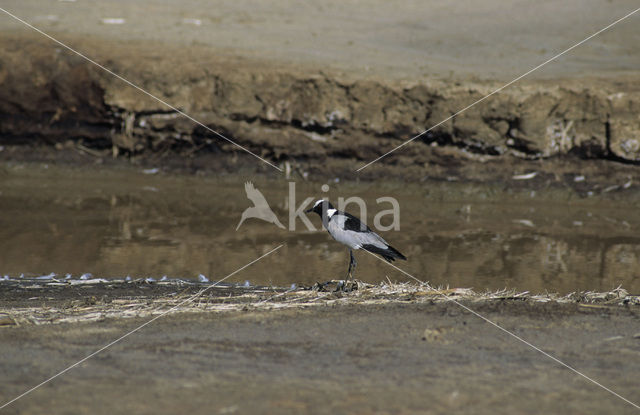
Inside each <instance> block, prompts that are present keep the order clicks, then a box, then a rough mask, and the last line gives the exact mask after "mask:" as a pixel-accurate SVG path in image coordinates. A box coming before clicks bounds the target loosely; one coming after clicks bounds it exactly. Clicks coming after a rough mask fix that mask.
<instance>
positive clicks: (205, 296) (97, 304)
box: [0, 280, 640, 327]
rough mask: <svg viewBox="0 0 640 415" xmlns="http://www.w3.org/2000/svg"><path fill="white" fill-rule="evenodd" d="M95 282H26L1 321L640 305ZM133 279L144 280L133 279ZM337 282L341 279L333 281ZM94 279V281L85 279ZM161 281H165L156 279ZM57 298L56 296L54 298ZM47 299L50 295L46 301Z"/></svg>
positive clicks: (576, 297)
mask: <svg viewBox="0 0 640 415" xmlns="http://www.w3.org/2000/svg"><path fill="white" fill-rule="evenodd" d="M97 281H98V282H96V283H94V285H93V288H94V289H95V288H97V287H100V286H104V288H105V290H104V293H105V295H104V296H102V297H99V298H98V297H96V296H88V297H87V298H85V299H83V300H68V299H58V300H55V298H53V297H46V296H44V295H42V296H40V297H39V292H38V291H40V290H42V289H43V286H46V283H44V284H43V283H39V285H38V287H39V288H36V287H25V289H28V290H30V291H29V292H30V293H32V294H33V297H30V298H29V300H30V301H27V302H26V304H25V303H24V302H23V303H21V304H12V303H11V302H8V301H5V302H3V303H0V327H1V326H16V325H18V326H19V325H25V324H26V325H32V324H35V325H40V324H60V323H76V322H85V321H99V320H104V319H111V318H134V317H150V316H156V315H159V314H162V313H166V312H168V311H169V310H171V313H201V312H213V313H223V312H230V311H241V310H243V311H261V310H282V309H292V308H308V307H323V306H332V305H362V306H366V305H371V304H388V303H426V304H433V303H442V302H446V301H453V300H455V301H458V302H463V303H465V304H466V305H467V306H471V305H473V304H478V303H491V302H504V301H517V302H527V303H530V304H537V303H549V302H555V303H561V304H571V303H574V304H579V305H580V306H583V307H612V306H620V305H632V306H638V305H640V296H638V295H629V293H628V292H627V291H626V290H624V289H623V288H620V287H618V288H616V289H614V290H612V291H608V292H592V291H585V292H574V293H571V294H568V295H558V294H531V293H529V292H516V291H514V290H499V291H491V292H489V291H487V292H482V293H478V292H475V291H473V290H471V289H468V288H449V287H446V288H433V287H431V286H429V285H427V284H417V283H382V284H379V285H371V284H367V283H363V282H360V281H358V282H357V283H356V284H357V289H356V290H353V291H351V292H340V291H338V292H333V291H317V290H312V289H292V290H284V289H278V288H265V287H250V288H239V287H229V286H227V287H213V288H210V289H207V290H206V291H205V292H203V293H202V294H200V295H198V296H197V297H195V298H193V299H192V300H191V301H187V300H189V299H190V298H192V297H193V296H194V295H195V294H196V293H198V289H200V290H201V291H202V290H204V289H205V288H206V285H197V284H188V283H187V284H186V285H187V286H188V287H187V288H189V287H190V289H185V283H184V282H181V283H177V282H167V283H163V286H164V287H165V288H166V287H167V286H169V287H171V286H172V284H173V287H175V291H173V292H171V293H169V294H166V295H157V293H156V295H153V289H151V290H150V293H149V295H148V296H126V295H125V296H120V297H119V298H109V297H108V296H109V294H110V293H112V292H113V291H111V290H110V289H108V287H109V286H110V287H111V288H112V287H113V285H114V284H131V282H109V283H108V284H105V282H104V280H97ZM133 283H141V282H140V281H138V282H133ZM334 283H337V282H334ZM86 285H87V286H90V285H92V284H91V282H87V283H86ZM157 285H160V284H157ZM52 298H53V300H52ZM46 299H48V300H49V301H45V300H46Z"/></svg>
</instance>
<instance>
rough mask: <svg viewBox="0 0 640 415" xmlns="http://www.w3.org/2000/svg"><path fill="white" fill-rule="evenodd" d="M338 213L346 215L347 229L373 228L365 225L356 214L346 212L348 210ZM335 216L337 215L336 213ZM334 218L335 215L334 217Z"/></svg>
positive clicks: (362, 229)
mask: <svg viewBox="0 0 640 415" xmlns="http://www.w3.org/2000/svg"><path fill="white" fill-rule="evenodd" d="M336 215H342V216H344V217H345V218H344V230H347V231H353V232H370V231H371V229H369V227H368V226H367V225H365V224H364V223H362V222H361V221H360V219H358V218H356V217H355V216H353V215H351V214H349V213H346V212H339V213H336ZM334 216H335V215H334ZM332 219H333V217H332Z"/></svg>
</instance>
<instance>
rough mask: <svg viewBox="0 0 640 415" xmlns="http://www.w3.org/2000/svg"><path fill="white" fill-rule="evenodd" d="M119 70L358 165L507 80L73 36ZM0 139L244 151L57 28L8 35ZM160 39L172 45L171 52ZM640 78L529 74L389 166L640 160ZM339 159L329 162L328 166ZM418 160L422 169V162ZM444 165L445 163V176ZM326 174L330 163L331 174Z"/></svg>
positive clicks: (318, 157)
mask: <svg viewBox="0 0 640 415" xmlns="http://www.w3.org/2000/svg"><path fill="white" fill-rule="evenodd" d="M75 41H77V42H76V43H77V44H79V46H78V47H79V48H80V49H81V50H92V51H93V55H94V56H96V57H97V58H99V59H98V60H99V61H100V62H103V63H104V64H105V65H106V66H107V67H109V68H110V69H112V70H113V71H114V72H115V73H118V74H121V75H122V76H123V77H124V78H126V79H128V80H130V81H131V82H132V83H134V84H135V85H140V87H142V88H144V89H145V90H147V91H149V92H150V93H151V94H153V95H155V96H157V97H159V98H160V99H162V100H165V101H167V102H169V103H171V105H174V106H175V107H177V108H179V109H181V110H182V111H184V112H186V113H187V114H189V115H191V116H193V117H194V118H195V119H197V120H198V121H200V122H202V123H203V124H204V125H206V126H208V127H210V128H211V129H213V130H215V131H218V132H220V133H221V134H223V135H225V136H226V137H228V138H229V139H231V140H233V141H235V142H237V143H238V144H240V145H241V146H244V147H246V148H247V149H249V150H251V151H253V152H255V153H256V154H258V155H260V156H261V157H264V158H266V159H268V160H272V161H274V162H276V163H284V162H289V163H292V164H294V165H295V166H298V167H300V169H302V170H307V169H315V170H316V171H319V172H321V173H322V172H323V166H330V164H327V163H326V161H327V160H339V161H348V162H349V164H351V165H353V166H356V165H361V164H363V162H368V161H371V160H373V159H375V158H376V157H378V156H380V155H382V154H384V153H385V152H387V151H389V150H391V149H392V148H394V147H395V146H397V145H399V144H400V143H402V142H403V141H405V140H407V139H409V138H411V137H412V136H415V135H416V134H418V133H420V132H422V131H424V130H425V129H427V128H429V127H431V126H433V125H436V124H438V123H440V122H441V121H442V120H444V119H446V118H447V117H449V116H451V115H452V114H454V113H456V112H457V111H459V110H460V109H462V108H464V107H466V106H468V105H469V104H471V103H473V102H474V101H477V100H479V99H481V98H482V97H483V96H485V95H486V94H488V93H490V92H492V91H493V90H495V89H497V88H498V87H500V86H502V83H497V82H490V81H465V82H461V81H460V80H441V79H427V78H424V79H417V80H413V81H411V82H409V81H398V80H394V81H385V80H382V79H376V78H374V77H369V78H366V79H359V78H358V74H349V75H345V74H338V73H335V74H332V73H331V72H319V71H317V70H316V69H312V68H308V67H303V66H300V65H295V66H282V65H278V64H276V63H273V62H271V63H270V62H264V61H260V62H257V61H252V60H249V59H240V58H237V59H236V58H230V57H228V56H222V55H216V54H214V53H212V51H211V50H210V49H201V48H198V47H197V46H194V47H190V48H188V49H186V48H174V50H171V51H168V50H167V46H166V45H163V47H162V48H160V47H154V46H156V45H150V44H143V43H142V42H138V43H136V42H132V43H130V44H127V45H121V46H119V47H118V48H113V47H112V45H110V44H109V43H108V42H107V41H103V40H100V39H91V38H84V39H81V40H80V39H75ZM0 42H2V44H3V48H2V52H0V144H2V145H20V144H42V143H45V144H58V145H61V144H62V143H64V142H68V141H69V140H70V141H72V142H77V143H80V144H81V145H82V146H83V147H85V148H88V149H90V150H95V151H98V152H102V153H100V154H104V155H105V156H114V157H118V156H127V157H138V156H145V155H146V156H150V155H156V156H157V155H167V154H172V155H176V154H177V155H179V156H181V157H186V158H189V157H193V156H194V155H196V156H197V155H202V154H210V155H214V156H218V155H220V156H224V157H227V156H228V153H237V152H241V151H242V150H241V149H239V148H238V147H236V146H234V145H233V144H231V143H229V142H227V141H225V140H223V139H221V138H220V137H217V136H216V135H215V134H213V133H211V132H210V131H208V130H207V129H205V128H203V127H202V126H201V125H198V124H197V123H194V122H193V121H191V120H189V119H187V118H185V117H183V116H181V115H180V114H177V113H175V112H174V111H172V110H171V109H169V108H167V107H166V106H164V105H163V104H161V103H160V102H158V101H156V100H154V99H152V98H150V97H149V96H147V95H145V94H144V93H142V92H140V91H139V90H137V89H134V88H133V87H131V86H129V85H127V84H125V83H124V82H123V81H122V80H120V79H117V78H115V77H113V76H112V75H110V74H108V73H106V72H104V71H102V70H101V69H99V68H97V67H95V66H93V65H92V64H90V63H89V62H87V61H85V60H84V59H82V58H80V57H78V56H77V55H74V54H72V53H71V52H69V51H66V50H64V49H60V48H55V47H52V45H51V43H50V42H49V41H48V40H46V39H40V38H37V37H31V36H19V37H18V36H12V35H10V34H8V33H6V36H3V39H2V40H1V41H0ZM159 50H162V51H163V52H162V55H159V52H158V51H159ZM636 81H637V79H635V78H633V77H628V78H625V79H621V78H617V79H615V80H610V79H602V78H600V79H586V78H585V79H575V78H574V79H570V80H566V79H565V80H558V81H536V82H522V83H518V84H516V85H513V86H510V87H509V88H507V89H505V90H504V91H501V92H500V93H498V94H496V95H494V96H492V97H490V98H489V99H487V100H486V101H484V102H482V103H480V104H479V105H477V106H474V107H473V108H470V109H469V110H467V111H465V112H464V113H463V114H461V115H459V116H457V117H455V118H453V119H451V120H449V121H447V122H445V123H442V124H441V125H438V126H437V127H436V128H434V129H433V130H431V131H429V132H428V133H426V134H424V135H423V136H421V137H420V138H418V139H416V140H415V141H414V142H413V143H412V144H411V145H408V146H405V147H404V148H403V149H402V151H398V152H397V153H394V154H393V155H391V156H389V157H386V158H384V159H383V160H382V163H384V165H387V166H396V167H397V168H399V169H400V173H399V174H400V175H402V174H403V173H402V171H405V173H406V174H407V175H412V174H413V175H415V171H421V170H424V171H429V172H431V174H436V175H437V174H441V176H443V177H444V176H446V175H447V174H450V173H451V171H449V170H448V169H451V168H455V166H456V165H461V164H463V165H467V164H471V165H473V164H479V163H482V162H486V161H487V160H489V161H498V162H501V161H504V160H554V159H557V158H558V157H559V156H564V155H572V156H577V157H578V158H581V159H589V160H592V159H601V160H606V161H622V162H626V163H631V164H634V163H637V162H638V161H640V141H639V140H640V138H638V137H640V121H639V120H638V116H637V114H638V112H639V110H640V90H639V89H638V88H637V82H636ZM327 168H328V167H325V168H324V169H325V170H326V169H327ZM410 169H414V170H413V173H410ZM438 172H439V173H438ZM324 173H326V171H324Z"/></svg>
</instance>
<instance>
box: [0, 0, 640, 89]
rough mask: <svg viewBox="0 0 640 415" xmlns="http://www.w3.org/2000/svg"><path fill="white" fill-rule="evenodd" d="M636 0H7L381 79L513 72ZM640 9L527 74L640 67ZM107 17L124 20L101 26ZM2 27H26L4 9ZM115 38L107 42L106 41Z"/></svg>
mask: <svg viewBox="0 0 640 415" xmlns="http://www.w3.org/2000/svg"><path fill="white" fill-rule="evenodd" d="M636 7H637V3H636V2H634V1H632V0H615V1H603V0H588V1H583V0H571V1H564V2H557V1H555V2H554V1H550V2H543V3H540V2H538V1H533V0H519V1H515V2H510V3H509V4H508V5H505V3H504V2H502V1H497V0H490V1H483V2H480V3H479V2H477V1H473V0H465V1H457V2H454V3H450V2H437V1H428V2H424V1H416V0H404V1H401V2H387V1H381V0H376V1H368V2H366V3H363V2H360V1H325V2H322V4H313V3H308V4H306V3H300V2H295V1H266V2H259V3H256V2H253V1H246V0H243V1H219V2H215V4H212V3H210V2H208V1H204V0H187V1H180V2H169V1H161V0H147V1H144V2H130V1H126V0H115V1H108V2H100V3H98V4H96V3H91V2H86V1H77V2H65V1H59V2H48V3H46V4H43V3H42V2H41V1H38V0H27V1H22V0H12V1H6V2H4V3H3V8H6V9H7V10H8V11H10V12H11V13H14V14H16V15H18V16H20V17H21V18H23V19H25V20H27V21H28V22H30V23H32V24H34V25H36V26H38V27H39V28H41V29H43V30H49V31H54V32H55V33H57V34H66V35H71V36H73V37H77V36H78V35H81V36H85V35H91V36H99V37H102V38H109V39H111V40H112V41H113V42H114V43H115V44H118V43H120V42H123V41H126V42H131V41H154V42H164V43H168V44H180V45H193V44H198V45H206V46H209V47H213V48H215V49H218V50H222V51H227V52H228V53H232V54H236V55H244V56H249V57H258V58H261V59H267V60H276V61H282V62H286V63H287V64H300V63H303V64H309V65H312V66H315V67H325V68H332V69H341V70H344V71H347V72H354V71H357V72H365V73H370V74H377V75H380V76H383V77H384V78H389V77H391V78H411V79H415V78H416V77H417V78H422V77H424V76H427V77H433V76H437V77H449V76H450V75H452V74H455V75H464V76H473V77H477V78H480V79H504V80H510V79H511V78H514V77H516V76H518V75H520V74H521V73H524V72H526V71H528V70H529V69H531V68H533V67H535V66H536V65H538V64H540V63H541V62H544V61H545V60H546V59H548V58H550V57H552V56H554V55H555V54H557V53H559V52H561V51H562V50H564V49H566V48H568V47H570V46H572V45H574V44H575V43H577V42H579V41H580V40H582V39H584V38H586V37H587V36H589V35H591V34H592V33H594V32H596V31H598V30H600V29H602V28H603V27H605V26H607V25H608V24H610V23H612V22H613V21H615V20H617V19H619V18H620V17H622V16H624V15H625V14H627V13H629V12H631V11H633V10H634V9H635V8H636ZM639 18H640V16H635V17H632V18H630V19H629V20H627V21H624V22H622V23H620V24H619V25H617V26H615V29H612V30H610V31H608V32H606V33H603V34H602V35H601V36H598V37H597V38H595V39H593V40H591V41H590V42H588V43H587V44H585V45H584V46H581V47H580V48H579V49H577V50H575V51H572V53H571V54H569V55H568V56H566V57H563V58H562V59H561V60H560V61H558V62H556V63H554V64H552V65H549V67H548V68H545V69H544V70H543V71H541V72H539V73H536V74H535V75H534V76H535V77H539V78H540V77H542V78H545V77H573V76H578V75H589V76H593V75H603V74H605V75H610V74H612V73H621V72H625V71H637V70H638V68H639V67H640V33H639V32H638V31H637V30H636V29H635V28H636V26H637V23H638V19H639ZM104 19H123V22H122V24H105V20H104ZM0 28H4V29H5V30H7V29H9V30H13V31H20V32H28V31H29V30H30V29H27V28H25V27H24V26H23V25H22V24H20V23H18V22H16V21H14V20H12V19H11V18H9V17H8V16H6V15H0ZM114 46H115V45H114Z"/></svg>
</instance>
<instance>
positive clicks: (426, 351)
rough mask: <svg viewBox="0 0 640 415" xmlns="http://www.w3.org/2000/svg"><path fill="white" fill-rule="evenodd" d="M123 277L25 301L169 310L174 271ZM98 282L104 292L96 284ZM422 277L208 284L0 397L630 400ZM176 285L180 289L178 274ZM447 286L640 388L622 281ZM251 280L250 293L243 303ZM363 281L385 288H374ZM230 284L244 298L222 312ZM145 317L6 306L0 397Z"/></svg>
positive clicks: (191, 408)
mask: <svg viewBox="0 0 640 415" xmlns="http://www.w3.org/2000/svg"><path fill="white" fill-rule="evenodd" d="M127 286H128V287H130V289H131V290H132V291H130V292H128V293H127V291H126V290H122V288H118V287H115V288H112V289H110V290H105V288H106V287H105V286H103V285H100V286H93V287H85V289H86V290H88V291H86V292H85V295H86V293H87V292H89V291H91V293H92V294H93V296H89V297H85V298H89V299H91V297H98V298H99V299H98V300H96V301H94V302H93V303H92V302H91V301H88V302H84V303H82V304H80V303H76V302H74V301H76V300H75V298H76V296H77V293H76V292H75V291H74V290H69V289H65V290H49V291H43V290H42V289H33V288H32V289H30V291H31V297H30V298H31V300H29V301H30V302H31V304H35V303H37V304H38V305H39V304H40V303H44V304H46V305H47V306H48V307H53V308H55V307H59V306H60V305H64V304H66V308H64V309H60V310H62V312H64V313H67V314H69V313H73V311H72V310H73V309H75V310H76V311H75V312H78V311H81V310H83V309H84V311H83V312H84V313H88V314H90V311H88V309H90V308H91V307H93V308H94V310H95V309H96V308H100V307H102V306H104V305H105V303H104V300H101V299H100V298H110V301H111V302H110V303H107V304H111V306H112V307H116V304H117V302H118V301H120V300H125V299H128V300H129V302H130V303H131V304H133V305H136V304H137V305H144V304H145V303H147V304H151V303H153V304H155V306H152V307H147V309H154V308H155V313H156V314H157V313H158V312H160V311H161V310H166V309H167V308H166V306H165V307H164V308H163V307H162V306H160V308H157V306H158V305H160V304H161V302H159V301H161V300H162V299H170V298H171V296H168V292H167V291H166V290H167V288H168V287H170V286H165V287H161V286H160V285H153V286H147V288H146V293H145V294H143V295H142V296H141V295H140V289H141V287H140V285H139V284H134V283H130V284H128V285H127ZM5 287H6V286H5ZM101 289H102V293H103V294H104V295H101V294H100V293H98V292H97V291H96V290H98V291H99V290H101ZM415 289H416V287H413V288H412V287H410V286H400V287H399V289H397V290H396V291H395V292H391V293H386V294H384V293H382V292H381V290H382V289H381V288H376V287H371V288H367V287H364V288H362V289H361V290H360V291H356V292H352V293H345V294H339V295H336V294H331V293H313V292H306V293H305V292H294V293H290V294H288V296H285V297H280V298H278V299H276V298H275V297H274V299H273V301H270V302H266V303H262V304H258V303H257V298H264V299H268V298H270V297H271V296H273V295H274V294H275V293H269V292H266V293H265V292H259V291H258V292H256V291H255V290H254V291H253V292H249V291H246V290H244V293H243V290H229V289H214V290H212V291H211V292H208V293H205V295H204V298H203V300H204V301H199V302H198V305H194V306H193V307H192V308H191V310H182V312H180V313H174V314H171V315H167V316H164V317H161V318H160V319H158V320H157V321H154V322H153V323H151V324H150V325H149V326H147V327H144V328H143V329H142V330H140V331H138V332H136V333H134V334H132V335H131V336H129V337H127V338H126V339H124V340H123V341H121V342H120V343H118V344H116V345H114V346H112V347H110V348H109V349H107V350H105V351H104V352H102V353H100V354H99V355H97V356H95V357H94V358H92V359H90V360H88V361H87V362H86V363H84V364H82V365H80V366H79V367H77V368H74V369H72V370H71V371H69V372H67V373H65V374H64V375H62V376H60V377H59V378H56V379H54V380H53V381H51V382H50V383H48V384H47V385H45V386H43V387H41V388H39V389H37V390H36V391H34V392H33V393H31V394H29V395H27V396H25V397H24V398H22V399H20V400H19V401H17V402H15V403H13V404H12V405H11V406H9V407H8V408H6V409H5V412H6V413H42V412H47V413H52V412H53V413H91V414H96V413H98V414H100V413H105V414H106V413H113V412H131V413H177V412H187V411H188V412H190V413H274V412H277V413H301V412H304V413H338V412H340V413H440V412H444V411H469V410H470V408H473V412H474V413H478V414H495V413H514V412H515V413H540V412H545V413H559V412H576V413H584V412H590V413H611V412H613V411H615V412H616V413H635V412H634V411H635V409H634V408H633V406H631V405H629V404H628V403H625V402H624V401H622V400H620V399H619V398H616V397H615V396H613V395H611V394H610V393H608V392H606V391H604V390H603V389H601V388H599V387H598V386H596V385H594V384H592V383H591V382H589V381H587V380H585V379H583V378H581V377H580V376H578V375H576V374H575V373H573V372H571V371H569V370H568V369H566V368H564V367H562V366H560V365H559V364H557V363H555V362H553V361H552V360H550V359H549V358H547V357H545V356H543V355H542V354H540V353H539V352H536V351H534V350H533V349H531V348H529V347H527V346H526V345H524V344H523V343H521V342H519V341H517V340H515V339H514V338H512V337H510V336H508V335H506V334H505V333H503V332H501V331H499V330H497V329H496V328H495V327H492V326H490V325H489V324H487V323H486V322H484V321H483V320H481V319H479V318H478V317H476V316H474V315H472V314H470V313H469V312H467V311H465V310H464V309H462V308H461V307H460V306H459V305H457V304H455V303H453V302H451V301H447V300H445V299H443V298H442V297H441V296H438V295H433V294H429V293H428V292H425V293H424V295H418V294H419V293H420V291H419V290H418V291H417V292H416V291H415ZM79 290H80V291H82V289H79ZM376 290H377V291H376ZM173 291H174V293H175V294H179V295H185V296H186V295H187V293H185V292H182V293H180V292H181V291H183V290H182V288H179V287H176V286H173ZM369 291H371V293H369V294H367V293H368V292H369ZM403 291H404V292H405V294H403V293H402V292H403ZM406 292H414V295H413V296H412V295H407V294H406ZM448 292H449V293H452V294H451V295H453V297H452V298H460V301H462V302H463V303H464V304H466V305H467V306H468V307H470V308H471V309H473V310H474V311H476V312H478V313H481V314H483V315H484V316H486V317H487V318H489V319H491V320H492V321H494V322H496V323H498V324H499V325H500V326H501V327H504V328H506V329H507V330H510V331H512V332H514V333H515V334H517V335H518V336H520V337H522V338H523V339H526V340H527V341H530V342H531V343H533V344H535V345H536V346H538V347H540V348H542V349H543V350H545V351H546V352H548V353H550V354H552V355H553V356H555V357H557V358H559V359H561V360H562V361H564V362H566V363H567V364H569V365H571V366H573V367H574V368H576V369H577V370H579V371H581V372H583V373H584V374H585V375H587V376H590V377H592V378H593V379H595V380H597V381H598V382H600V383H602V384H603V385H605V386H607V387H609V388H611V389H612V390H614V391H615V392H617V393H619V394H621V395H622V396H625V397H626V398H628V399H630V400H631V401H634V402H638V400H639V399H640V396H639V395H638V390H637V382H635V376H634V374H635V373H637V372H638V370H639V369H640V366H638V362H640V359H638V354H639V353H640V339H638V335H640V323H639V321H640V320H639V319H638V318H639V317H640V315H639V314H638V310H637V305H626V306H624V305H618V304H623V303H624V302H621V300H620V298H619V296H618V294H613V297H615V298H614V300H613V302H612V301H608V300H606V298H607V297H606V296H603V297H601V300H599V303H596V304H581V303H578V302H576V300H577V299H579V298H574V300H572V301H568V300H565V301H564V302H563V301H559V300H558V299H556V300H553V301H542V298H540V301H537V300H535V299H534V298H531V297H527V296H526V295H525V296H523V297H520V298H519V297H518V296H517V295H513V294H511V295H498V296H497V297H495V298H494V299H487V298H489V297H482V296H478V297H477V298H476V299H474V297H472V296H469V297H466V299H464V298H465V294H464V291H463V292H461V294H460V296H457V295H456V294H455V293H456V292H458V291H456V290H453V291H452V290H449V291H448ZM376 293H377V294H376ZM5 294H6V293H5ZM15 294H16V293H15V292H14V293H13V294H12V295H11V296H10V297H6V296H5V297H4V299H3V300H2V304H3V310H2V311H3V312H4V313H8V314H9V315H11V313H14V314H15V313H16V312H18V311H19V310H20V309H22V308H24V307H28V306H29V301H25V300H24V299H22V300H20V299H16V298H15ZM251 295H253V298H254V300H253V301H252V302H251V303H252V304H254V305H248V306H247V305H246V304H247V302H246V299H247V298H248V297H250V296H251ZM372 295H373V297H376V296H377V298H378V300H384V299H386V300H387V301H378V302H375V301H371V298H373V297H372ZM66 296H68V297H66ZM500 296H501V297H502V298H498V297H500ZM46 298H49V299H48V300H47V299H46ZM223 298H226V302H227V304H229V305H234V304H235V305H240V307H239V308H234V307H231V308H228V309H227V310H228V311H226V312H225V311H224V308H222V306H223V302H221V300H222V299H223ZM300 298H302V299H303V301H302V304H301V305H296V301H297V300H299V299H300ZM367 298H369V300H366V299H367ZM581 298H582V299H583V300H584V298H586V297H581ZM314 299H315V300H314ZM170 301H177V299H176V298H174V299H173V300H170ZM242 304H244V305H242ZM122 306H123V304H120V307H122ZM136 307H137V306H136ZM65 310H66V311H65ZM215 310H217V311H215ZM241 310H244V311H241ZM186 311H189V312H186ZM88 314H87V315H88ZM141 315H144V314H141ZM149 318H150V317H144V318H140V317H138V318H130V319H122V318H117V319H114V318H106V319H105V318H99V319H98V320H96V321H93V322H90V323H76V324H68V323H63V324H53V325H52V324H44V325H43V324H39V325H33V324H32V323H29V322H26V321H24V320H21V321H22V323H21V324H20V325H19V326H15V325H10V324H6V321H5V324H6V325H4V326H3V327H0V341H1V343H2V344H3V355H4V356H5V357H4V358H3V359H2V363H0V369H1V370H2V372H3V373H4V375H3V379H4V386H3V388H2V390H1V391H0V398H1V399H0V400H1V401H2V402H3V403H4V402H6V401H8V400H9V399H12V398H13V397H15V396H17V395H18V394H20V393H22V392H24V391H25V390H26V389H28V388H30V387H32V386H34V385H36V384H37V383H39V382H41V381H42V380H44V379H46V378H47V377H49V376H51V375H53V374H55V373H56V372H58V371H60V370H62V369H63V368H65V367H66V366H68V365H70V364H72V363H74V362H76V361H77V360H79V359H81V358H83V357H84V356H86V355H88V354H89V353H91V352H93V351H95V350H97V349H98V348H99V347H101V346H103V345H105V344H107V343H109V342H110V341H112V340H114V339H116V338H118V337H119V336H121V335H123V334H124V333H126V332H128V331H129V330H132V329H133V328H135V327H137V326H138V325H140V324H142V323H143V322H145V321H147V320H148V319H149ZM5 320H6V319H5ZM3 321H4V320H3Z"/></svg>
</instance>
